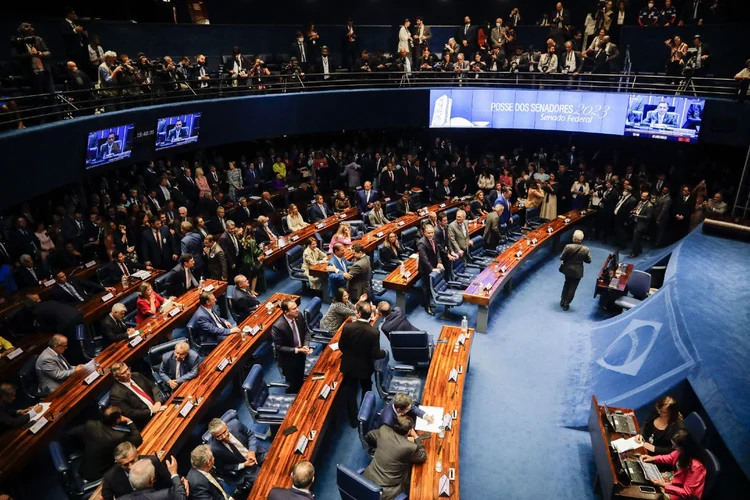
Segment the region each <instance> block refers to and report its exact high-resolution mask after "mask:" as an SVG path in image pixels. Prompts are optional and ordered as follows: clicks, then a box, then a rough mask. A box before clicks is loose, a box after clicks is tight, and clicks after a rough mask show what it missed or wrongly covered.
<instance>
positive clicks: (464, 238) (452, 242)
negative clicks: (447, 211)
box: [448, 220, 469, 253]
mask: <svg viewBox="0 0 750 500" xmlns="http://www.w3.org/2000/svg"><path fill="white" fill-rule="evenodd" d="M464 227H465V228H466V232H465V233H464V231H463V230H462V229H461V226H460V225H459V224H458V222H457V221H455V220H454V221H453V222H451V223H450V224H448V246H449V247H450V249H451V250H452V251H454V252H456V253H458V251H459V250H461V251H462V252H466V250H467V248H468V241H469V226H468V224H466V221H464Z"/></svg>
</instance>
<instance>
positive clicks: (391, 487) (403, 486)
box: [364, 425, 427, 500]
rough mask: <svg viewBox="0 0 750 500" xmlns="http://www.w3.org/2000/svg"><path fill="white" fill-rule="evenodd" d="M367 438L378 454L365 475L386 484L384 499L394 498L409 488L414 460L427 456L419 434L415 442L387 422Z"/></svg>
mask: <svg viewBox="0 0 750 500" xmlns="http://www.w3.org/2000/svg"><path fill="white" fill-rule="evenodd" d="M366 440H367V443H368V444H369V445H370V446H373V447H375V456H374V457H373V459H372V462H370V465H368V466H367V469H365V472H364V476H365V477H366V478H367V479H369V480H370V481H372V482H374V483H375V484H378V485H381V486H382V487H383V499H384V500H386V499H387V500H393V498H395V497H396V496H398V495H399V494H400V493H404V492H407V491H409V482H410V480H411V468H412V464H421V463H424V462H425V460H427V453H425V450H424V445H423V444H422V440H421V439H419V438H417V439H416V440H415V441H414V442H413V443H412V442H411V441H409V440H408V439H407V438H406V436H401V435H400V434H396V431H394V430H393V429H392V428H391V427H388V426H387V425H384V426H382V427H380V428H379V429H375V430H372V431H370V432H369V433H368V434H367V437H366Z"/></svg>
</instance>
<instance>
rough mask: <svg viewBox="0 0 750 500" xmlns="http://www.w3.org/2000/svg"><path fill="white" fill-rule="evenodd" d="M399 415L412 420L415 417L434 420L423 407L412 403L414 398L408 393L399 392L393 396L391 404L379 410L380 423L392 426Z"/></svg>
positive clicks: (415, 418) (429, 420)
mask: <svg viewBox="0 0 750 500" xmlns="http://www.w3.org/2000/svg"><path fill="white" fill-rule="evenodd" d="M401 415H406V416H407V417H409V418H411V419H412V420H414V421H416V420H417V417H421V418H424V419H425V420H427V421H428V422H430V423H432V422H433V421H434V420H435V419H434V417H433V416H432V415H426V414H425V412H424V410H423V409H421V408H420V407H419V406H418V405H416V404H414V400H413V399H412V398H411V397H410V396H409V395H408V394H404V393H403V392H399V393H396V395H394V396H393V401H391V404H388V405H386V406H385V407H384V408H383V410H382V411H381V412H380V425H388V426H390V427H393V426H394V425H396V421H397V420H398V417H400V416H401Z"/></svg>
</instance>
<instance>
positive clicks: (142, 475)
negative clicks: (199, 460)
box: [117, 457, 188, 500]
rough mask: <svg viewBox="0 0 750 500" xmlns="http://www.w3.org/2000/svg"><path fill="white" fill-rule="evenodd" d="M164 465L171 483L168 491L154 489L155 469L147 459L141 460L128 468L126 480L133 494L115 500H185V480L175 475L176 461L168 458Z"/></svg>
mask: <svg viewBox="0 0 750 500" xmlns="http://www.w3.org/2000/svg"><path fill="white" fill-rule="evenodd" d="M166 465H167V471H169V474H170V477H169V480H170V481H171V486H170V487H169V488H168V489H161V490H157V489H156V468H155V467H154V464H153V463H152V462H151V460H150V459H149V458H142V459H140V460H138V461H137V462H136V463H135V464H133V466H132V467H131V468H130V475H129V477H128V480H129V481H130V486H132V487H133V493H129V494H127V495H124V496H123V497H122V498H120V497H118V499H117V500H187V498H188V496H187V491H186V490H185V485H186V484H187V480H185V479H182V480H180V476H179V475H178V474H177V460H175V458H174V457H169V459H167V461H166Z"/></svg>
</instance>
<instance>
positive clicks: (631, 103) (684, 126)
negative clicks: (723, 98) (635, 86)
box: [625, 94, 706, 142]
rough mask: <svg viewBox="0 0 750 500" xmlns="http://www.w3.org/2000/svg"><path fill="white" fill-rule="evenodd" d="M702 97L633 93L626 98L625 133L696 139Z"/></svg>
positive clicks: (704, 101)
mask: <svg viewBox="0 0 750 500" xmlns="http://www.w3.org/2000/svg"><path fill="white" fill-rule="evenodd" d="M705 107H706V100H705V99H698V98H695V97H674V96H658V95H650V94H646V95H644V94H633V95H631V96H630V97H629V99H628V111H627V116H626V117H625V135H628V136H633V137H649V138H652V139H661V140H665V141H679V142H697V141H698V134H699V133H700V130H701V122H702V120H703V110H704V109H705Z"/></svg>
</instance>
